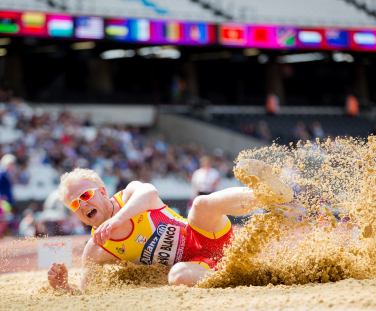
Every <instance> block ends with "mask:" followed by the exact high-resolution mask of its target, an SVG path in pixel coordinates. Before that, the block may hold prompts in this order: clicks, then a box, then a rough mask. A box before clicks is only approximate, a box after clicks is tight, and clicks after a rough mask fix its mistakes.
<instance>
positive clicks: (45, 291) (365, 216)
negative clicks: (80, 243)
mask: <svg viewBox="0 0 376 311" xmlns="http://www.w3.org/2000/svg"><path fill="white" fill-rule="evenodd" d="M245 159H256V160H262V161H263V162H266V163H268V164H269V165H270V167H271V168H268V170H269V171H270V172H271V171H272V172H273V174H276V175H277V176H278V177H279V178H281V179H282V180H284V182H285V183H287V184H290V186H291V187H293V188H294V190H295V193H294V200H293V201H292V202H288V203H284V202H286V201H284V198H285V197H286V193H284V191H285V190H283V189H282V188H283V187H282V188H281V189H280V190H278V192H277V193H276V192H275V189H274V190H273V189H272V188H270V187H269V186H268V184H267V183H266V182H263V181H265V180H266V178H267V174H269V173H268V172H265V170H264V171H263V169H260V171H259V172H258V173H257V174H256V173H254V174H255V175H252V172H251V171H252V170H251V171H249V170H248V168H249V167H247V166H246V165H245V166H243V167H237V168H236V170H235V175H236V176H237V177H238V179H239V180H241V181H242V182H243V183H244V184H245V185H247V186H248V187H249V188H251V189H252V190H250V189H245V190H244V191H253V192H254V195H255V196H256V197H257V198H259V199H260V200H262V201H263V202H264V203H265V204H264V206H263V208H264V211H263V212H261V213H258V214H255V215H253V216H252V217H251V218H249V219H248V220H247V221H246V222H245V223H244V226H243V227H242V228H240V230H239V231H238V232H237V233H236V235H235V239H234V241H233V243H232V245H231V246H229V247H228V248H226V249H225V252H224V253H225V256H224V257H223V259H222V261H221V262H220V264H219V266H218V270H217V271H216V272H214V273H213V274H211V275H210V277H207V278H205V279H204V280H202V281H201V282H200V283H198V284H197V285H196V287H194V288H188V287H185V286H179V287H176V286H168V285H167V273H168V271H169V268H167V267H165V266H162V265H157V266H134V265H128V266H127V267H117V268H105V269H100V271H99V273H98V276H97V277H96V279H95V280H94V281H93V282H92V285H91V286H89V288H87V290H86V291H85V293H81V292H71V293H67V292H64V291H62V290H57V291H53V290H52V289H51V288H50V287H49V286H48V283H47V280H46V271H37V272H24V273H22V272H17V273H13V274H3V275H2V276H1V278H0V297H1V298H0V300H1V304H0V310H17V309H19V310H21V308H22V309H25V310H40V309H51V310H53V309H56V310H61V309H66V310H87V309H88V308H91V309H92V308H93V306H95V309H98V310H101V309H104V310H105V309H109V308H111V309H114V310H117V309H119V310H124V309H127V310H149V309H150V310H167V309H168V310H171V309H177V310H185V309H192V310H228V309H237V310H360V309H370V310H373V309H376V298H375V297H376V295H375V294H376V256H375V249H376V239H375V235H374V232H375V228H374V226H375V222H374V221H375V220H376V195H375V194H374V193H376V162H375V161H374V159H376V140H375V139H374V137H373V136H371V137H369V138H368V140H366V141H363V140H354V139H352V138H349V139H342V138H337V139H336V140H335V141H330V140H327V141H325V142H320V141H317V142H316V144H312V142H306V143H301V142H300V143H298V145H297V147H296V148H294V147H286V146H278V145H277V144H273V145H272V146H270V147H265V148H261V149H259V150H253V151H251V150H249V151H247V152H243V153H241V154H240V156H239V158H238V161H242V160H245ZM286 171H287V172H288V173H287V174H286ZM256 175H257V176H256ZM288 196H291V194H288ZM281 203H283V204H281ZM2 256H3V257H1V258H0V260H2V261H3V262H4V260H5V262H6V263H7V264H8V265H9V262H12V258H7V254H6V251H5V252H4V251H3V252H2ZM2 271H3V270H2ZM78 277H79V276H78V273H77V270H70V283H72V284H78Z"/></svg>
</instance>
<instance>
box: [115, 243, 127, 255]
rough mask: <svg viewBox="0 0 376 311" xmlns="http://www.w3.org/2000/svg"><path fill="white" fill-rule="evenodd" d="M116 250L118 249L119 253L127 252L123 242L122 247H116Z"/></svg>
mask: <svg viewBox="0 0 376 311" xmlns="http://www.w3.org/2000/svg"><path fill="white" fill-rule="evenodd" d="M116 250H117V251H118V253H119V254H120V255H123V254H125V246H124V244H121V248H120V247H116Z"/></svg>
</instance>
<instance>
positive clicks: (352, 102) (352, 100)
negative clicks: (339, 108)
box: [346, 94, 359, 116]
mask: <svg viewBox="0 0 376 311" xmlns="http://www.w3.org/2000/svg"><path fill="white" fill-rule="evenodd" d="M346 113H347V114H348V115H349V116H357V115H358V114H359V103H358V100H357V99H356V97H355V96H354V95H352V94H349V95H348V96H347V98H346Z"/></svg>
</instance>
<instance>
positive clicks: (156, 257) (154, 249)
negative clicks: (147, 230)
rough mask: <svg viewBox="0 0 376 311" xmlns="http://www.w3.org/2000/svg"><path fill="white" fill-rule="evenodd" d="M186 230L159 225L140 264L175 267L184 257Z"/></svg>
mask: <svg viewBox="0 0 376 311" xmlns="http://www.w3.org/2000/svg"><path fill="white" fill-rule="evenodd" d="M185 236H186V229H185V228H182V227H179V226H174V225H166V224H164V223H162V222H160V223H159V225H158V227H157V229H156V230H155V232H154V233H153V235H152V236H151V237H150V238H149V239H148V240H147V242H146V243H145V246H144V248H143V250H142V254H141V257H140V262H141V263H143V264H145V265H151V264H156V263H160V264H163V265H166V266H173V265H174V264H175V263H177V262H179V261H180V260H181V258H182V256H183V251H184V245H185Z"/></svg>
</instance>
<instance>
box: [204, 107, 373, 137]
mask: <svg viewBox="0 0 376 311" xmlns="http://www.w3.org/2000/svg"><path fill="white" fill-rule="evenodd" d="M260 121H265V122H266V123H267V125H268V127H269V128H270V131H271V137H272V139H276V138H279V140H278V141H279V142H280V143H282V144H287V143H289V142H291V141H296V138H295V137H294V135H293V130H294V127H295V126H296V124H297V123H298V122H300V121H301V122H303V123H304V124H305V126H306V127H307V128H308V127H309V125H310V124H311V123H313V122H319V123H320V124H321V126H322V128H323V130H324V132H325V135H330V136H331V137H336V136H339V135H342V136H343V135H346V136H353V137H357V136H361V137H365V136H366V135H367V134H368V133H369V132H370V131H371V130H372V125H373V123H372V122H371V121H370V120H369V119H366V118H364V117H351V116H347V115H342V116H341V115H266V114H214V115H213V118H212V120H211V122H213V123H214V124H216V125H220V126H222V127H223V126H224V127H227V128H229V129H232V130H235V131H239V130H240V127H241V125H245V124H250V123H254V124H258V123H259V122H260Z"/></svg>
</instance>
